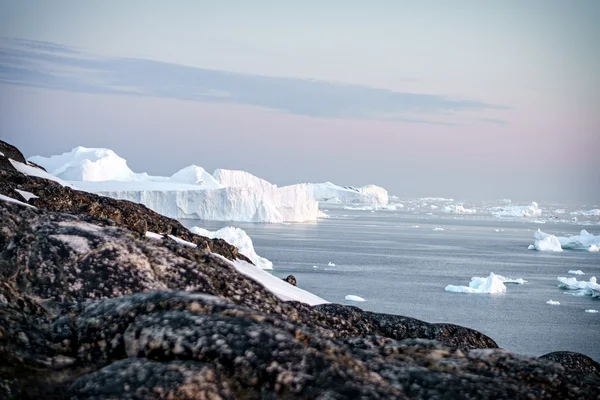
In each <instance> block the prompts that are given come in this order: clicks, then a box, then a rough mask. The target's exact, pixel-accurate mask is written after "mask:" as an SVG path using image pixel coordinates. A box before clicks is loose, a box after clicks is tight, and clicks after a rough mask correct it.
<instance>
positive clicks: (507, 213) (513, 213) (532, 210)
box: [492, 201, 542, 217]
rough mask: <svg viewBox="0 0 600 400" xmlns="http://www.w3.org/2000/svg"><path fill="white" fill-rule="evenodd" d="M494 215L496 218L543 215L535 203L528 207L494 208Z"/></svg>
mask: <svg viewBox="0 0 600 400" xmlns="http://www.w3.org/2000/svg"><path fill="white" fill-rule="evenodd" d="M492 215H493V216H495V217H539V216H540V215H542V209H541V208H539V206H538V203H536V202H535V201H534V202H532V203H531V204H530V205H528V206H503V207H494V208H493V209H492Z"/></svg>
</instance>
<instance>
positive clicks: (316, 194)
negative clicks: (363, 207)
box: [306, 182, 389, 205]
mask: <svg viewBox="0 0 600 400" xmlns="http://www.w3.org/2000/svg"><path fill="white" fill-rule="evenodd" d="M306 189H307V194H308V197H309V198H310V199H313V200H316V201H319V202H326V203H337V204H367V205H382V204H388V201H389V197H388V193H387V190H385V189H384V188H382V187H380V186H375V185H368V186H364V187H362V188H355V187H352V186H338V185H335V184H333V183H331V182H325V183H308V184H306Z"/></svg>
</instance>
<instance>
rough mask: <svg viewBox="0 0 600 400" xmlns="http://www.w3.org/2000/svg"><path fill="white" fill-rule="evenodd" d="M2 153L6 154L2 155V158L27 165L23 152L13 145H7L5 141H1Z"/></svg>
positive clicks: (0, 149)
mask: <svg viewBox="0 0 600 400" xmlns="http://www.w3.org/2000/svg"><path fill="white" fill-rule="evenodd" d="M0 153H2V154H4V156H1V155H0V158H2V157H5V158H11V159H13V160H15V161H19V162H22V163H26V162H27V161H26V160H25V157H23V153H21V150H19V149H18V148H16V147H15V146H13V145H12V144H9V143H6V142H5V141H2V140H0Z"/></svg>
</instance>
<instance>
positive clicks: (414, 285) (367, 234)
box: [182, 206, 600, 361]
mask: <svg viewBox="0 0 600 400" xmlns="http://www.w3.org/2000/svg"><path fill="white" fill-rule="evenodd" d="M326 208H328V210H327V211H326V212H327V214H329V215H330V218H328V219H322V220H320V221H319V222H317V223H309V224H285V225H284V224H255V223H238V222H216V221H197V220H184V221H182V222H183V223H184V224H185V225H186V226H188V227H191V226H194V225H198V226H201V227H203V228H206V229H209V230H216V229H218V228H221V227H224V226H236V227H239V228H242V229H244V230H245V231H246V232H247V233H248V234H249V235H250V237H251V238H252V240H253V242H254V247H255V249H256V252H257V253H258V254H259V255H261V256H263V257H266V258H268V259H269V260H271V261H272V262H273V264H274V270H273V271H272V273H273V274H274V275H276V276H279V277H282V278H283V277H285V276H287V275H289V274H293V275H294V276H295V277H296V279H297V280H298V286H299V287H301V288H303V289H306V290H308V291H310V292H312V293H315V294H317V295H318V296H321V297H323V298H324V299H326V300H328V301H330V302H334V303H341V304H352V305H356V306H358V307H361V308H363V309H365V310H370V311H376V312H383V313H390V314H400V315H405V316H410V317H414V318H419V319H422V320H425V321H428V322H450V323H455V324H458V325H463V326H466V327H470V328H473V329H476V330H478V331H481V332H483V333H485V334H487V335H489V336H490V337H492V338H493V339H494V340H495V341H496V342H497V343H498V344H499V346H500V347H503V348H505V349H507V350H510V351H514V352H517V353H521V354H527V355H534V356H539V355H542V354H544V353H548V352H551V351H557V350H568V351H576V352H581V353H584V354H587V355H589V356H590V357H592V358H594V359H595V360H597V361H600V313H598V314H590V313H586V312H584V310H586V309H596V310H600V299H592V298H591V297H587V296H586V297H576V296H572V295H570V294H567V292H566V291H564V290H561V289H559V288H558V287H557V284H558V281H557V280H556V278H557V277H558V276H568V277H574V276H575V275H569V274H567V271H568V270H571V269H580V270H582V271H583V272H585V273H586V275H583V276H577V279H578V280H589V278H590V277H591V276H596V277H598V278H599V279H600V253H590V252H587V251H565V252H562V253H543V252H538V251H532V250H527V246H528V245H529V244H532V243H533V233H534V231H536V230H537V229H538V228H541V229H542V230H543V231H545V232H548V233H552V234H556V235H572V234H578V233H579V231H580V230H581V229H587V230H588V231H589V232H590V233H594V234H599V232H598V231H600V226H597V225H596V226H593V227H590V226H577V225H572V224H560V223H553V224H538V223H533V222H521V221H503V220H499V219H498V218H493V217H478V216H456V215H414V214H411V213H408V212H405V213H403V212H400V211H383V210H382V211H376V212H370V211H353V210H345V209H343V208H342V207H339V206H338V207H335V206H332V207H326ZM416 226H418V227H416ZM436 227H441V228H443V229H444V230H443V231H434V230H433V228H436ZM496 230H499V231H498V232H497V231H496ZM329 263H334V264H335V266H330V265H328V264H329ZM490 272H494V273H496V274H499V275H503V276H506V277H511V278H523V279H525V280H527V281H528V282H527V283H526V284H524V285H507V292H506V293H504V294H496V295H489V294H463V293H450V292H446V291H445V290H444V288H445V286H446V285H448V284H454V285H465V286H466V285H468V283H469V281H470V279H471V277H473V276H481V277H487V276H488V275H489V274H490ZM348 294H353V295H357V296H360V297H362V298H364V299H365V300H366V301H365V302H362V303H353V302H348V301H345V300H344V297H345V296H346V295H348ZM548 300H555V301H559V302H560V305H557V306H552V305H549V304H546V301H548Z"/></svg>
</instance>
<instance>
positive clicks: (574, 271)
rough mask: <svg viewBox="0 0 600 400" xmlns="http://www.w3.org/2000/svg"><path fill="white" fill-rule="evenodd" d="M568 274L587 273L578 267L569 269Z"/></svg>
mask: <svg viewBox="0 0 600 400" xmlns="http://www.w3.org/2000/svg"><path fill="white" fill-rule="evenodd" d="M567 274H573V275H585V273H584V272H583V271H582V270H580V269H578V270H569V271H568V272H567Z"/></svg>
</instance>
